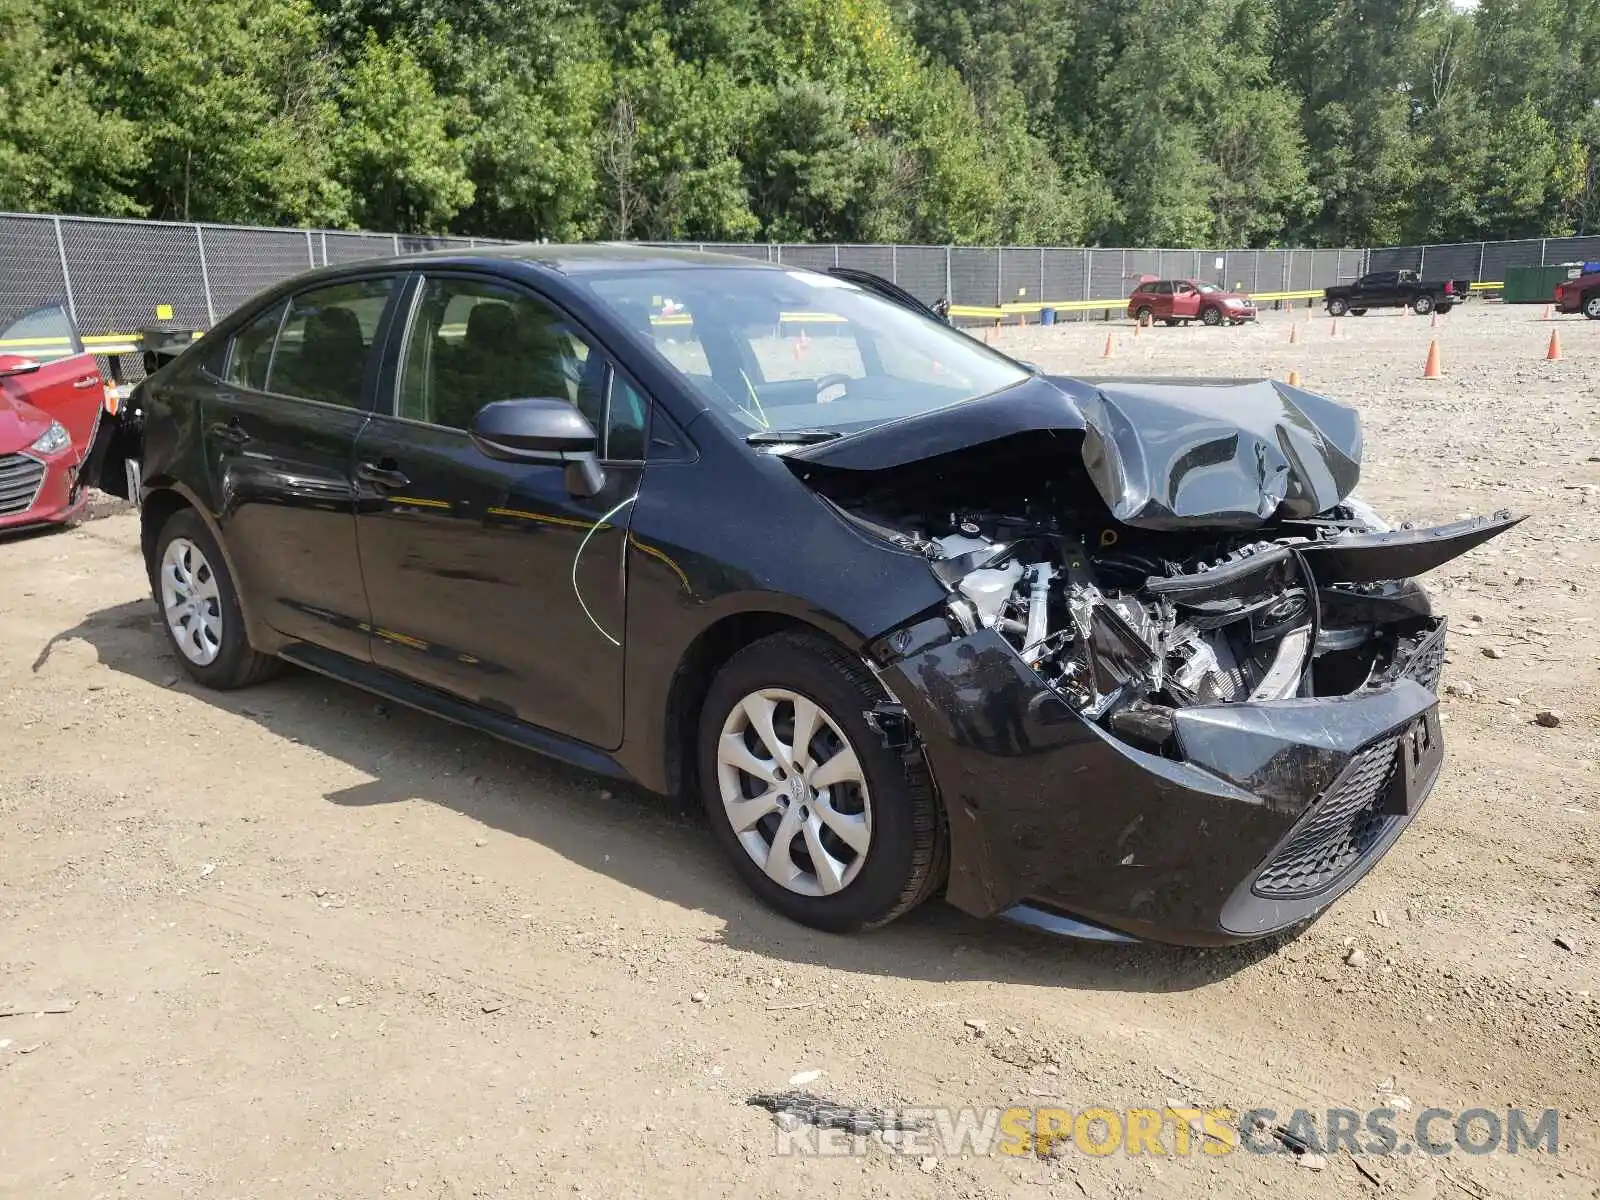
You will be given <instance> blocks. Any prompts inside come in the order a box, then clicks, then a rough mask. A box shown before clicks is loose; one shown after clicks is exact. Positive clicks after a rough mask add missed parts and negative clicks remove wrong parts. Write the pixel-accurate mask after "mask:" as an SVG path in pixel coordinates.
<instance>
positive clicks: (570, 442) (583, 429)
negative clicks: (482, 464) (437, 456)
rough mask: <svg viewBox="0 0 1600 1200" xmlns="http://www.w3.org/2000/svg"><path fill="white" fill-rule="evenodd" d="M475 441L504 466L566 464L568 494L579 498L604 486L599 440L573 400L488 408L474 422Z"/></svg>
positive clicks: (503, 403)
mask: <svg viewBox="0 0 1600 1200" xmlns="http://www.w3.org/2000/svg"><path fill="white" fill-rule="evenodd" d="M472 440H473V442H474V443H476V444H477V447H478V449H479V450H481V451H483V453H484V454H486V455H488V456H489V457H490V458H496V459H500V460H501V461H503V462H543V463H565V464H566V467H567V489H568V490H569V491H571V492H572V494H573V495H575V496H593V495H594V494H595V493H597V492H598V491H599V490H600V489H601V488H602V487H604V486H605V475H604V473H603V472H602V471H601V470H600V463H599V459H598V458H597V455H598V453H599V449H600V438H599V436H598V435H597V434H596V433H595V431H594V426H593V425H590V424H589V421H588V419H587V418H586V417H585V416H584V415H583V414H582V413H581V412H579V411H578V410H577V409H576V408H574V407H573V406H572V402H571V401H569V400H565V399H561V398H559V397H555V396H541V397H538V398H536V399H531V400H496V401H495V402H494V403H493V404H485V405H484V406H483V407H482V408H480V409H479V410H478V413H477V415H476V416H475V417H473V418H472Z"/></svg>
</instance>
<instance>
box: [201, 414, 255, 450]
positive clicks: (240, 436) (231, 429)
mask: <svg viewBox="0 0 1600 1200" xmlns="http://www.w3.org/2000/svg"><path fill="white" fill-rule="evenodd" d="M211 436H212V437H214V438H216V439H217V440H218V441H219V442H228V443H230V444H231V445H234V446H242V445H244V444H245V443H246V442H248V441H249V440H250V431H249V430H247V429H246V428H245V427H244V426H243V425H242V424H240V423H239V418H238V417H234V418H233V420H231V421H228V422H226V423H224V422H221V421H219V422H218V423H217V424H215V425H213V426H212V427H211Z"/></svg>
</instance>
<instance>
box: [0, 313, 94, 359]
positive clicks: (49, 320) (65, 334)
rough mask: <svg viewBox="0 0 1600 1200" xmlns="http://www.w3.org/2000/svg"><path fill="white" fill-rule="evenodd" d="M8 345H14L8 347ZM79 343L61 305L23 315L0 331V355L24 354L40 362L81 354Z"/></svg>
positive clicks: (81, 348)
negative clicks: (10, 343) (8, 343)
mask: <svg viewBox="0 0 1600 1200" xmlns="http://www.w3.org/2000/svg"><path fill="white" fill-rule="evenodd" d="M7 342H12V343H16V345H15V346H14V347H13V346H7V345H6V343H7ZM82 351H83V346H82V344H81V343H80V342H79V341H78V330H77V327H76V326H75V325H73V323H72V317H71V316H69V315H68V313H67V310H66V308H65V307H63V306H62V305H60V304H47V305H45V306H44V307H43V308H36V309H34V310H33V311H32V312H27V313H23V314H22V316H20V317H18V318H17V319H16V320H15V321H13V322H11V324H10V325H8V326H6V327H5V328H4V329H0V354H3V353H13V354H23V355H26V356H27V357H28V358H31V359H36V360H38V361H40V362H49V361H52V360H54V359H57V358H66V357H67V356H68V355H71V354H80V353H82Z"/></svg>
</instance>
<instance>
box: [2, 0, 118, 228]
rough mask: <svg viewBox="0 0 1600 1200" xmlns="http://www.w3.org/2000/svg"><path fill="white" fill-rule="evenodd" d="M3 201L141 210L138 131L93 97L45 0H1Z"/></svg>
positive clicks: (40, 207) (51, 208)
mask: <svg viewBox="0 0 1600 1200" xmlns="http://www.w3.org/2000/svg"><path fill="white" fill-rule="evenodd" d="M0 45H3V46H4V47H5V53H4V54H3V55H0V209H13V210H18V211H22V212H29V211H36V210H37V211H44V212H69V213H96V214H108V215H114V214H137V213H141V212H143V211H144V209H143V206H142V205H141V204H140V203H139V200H138V198H137V195H136V189H137V182H138V177H139V174H140V173H141V172H142V171H143V170H144V168H145V155H144V148H143V145H142V143H141V141H140V139H139V136H138V134H139V131H138V130H137V128H136V127H135V126H134V125H133V123H132V122H131V121H129V120H128V119H127V118H126V117H124V116H123V115H122V114H121V113H119V112H116V111H110V112H106V111H101V110H99V109H97V108H96V107H95V106H94V104H93V103H92V102H91V101H90V99H89V92H90V87H89V82H90V81H89V80H88V79H87V78H86V77H85V69H84V68H83V67H82V66H80V65H78V64H76V63H74V62H72V61H71V59H70V56H68V55H67V54H66V53H64V52H63V50H62V48H61V47H60V46H59V45H58V44H57V43H56V42H55V41H53V40H52V38H51V37H50V36H49V31H48V30H47V29H46V27H45V24H44V22H43V20H42V19H41V14H40V11H39V6H38V5H36V4H34V3H32V2H31V0H0Z"/></svg>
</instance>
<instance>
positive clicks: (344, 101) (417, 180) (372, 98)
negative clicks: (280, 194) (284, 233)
mask: <svg viewBox="0 0 1600 1200" xmlns="http://www.w3.org/2000/svg"><path fill="white" fill-rule="evenodd" d="M339 99H340V107H341V109H342V111H343V115H344V121H343V124H342V128H341V131H340V134H339V137H338V140H337V142H336V144H335V147H334V159H335V165H336V170H337V174H338V179H339V181H340V183H341V184H342V185H343V187H344V188H345V189H346V190H347V192H348V194H349V197H350V212H351V215H352V216H353V217H354V218H355V220H356V222H357V223H358V224H359V225H362V226H363V227H366V228H369V229H394V230H398V231H400V232H402V233H413V232H414V233H435V232H442V231H444V230H445V229H447V228H448V227H449V222H450V219H451V218H452V217H454V216H455V214H456V213H457V212H459V211H461V210H462V209H463V208H465V207H466V206H467V205H469V204H471V203H472V198H473V187H472V181H471V180H470V179H469V178H468V177H467V170H466V159H465V155H464V152H463V144H462V141H461V140H460V139H457V138H453V137H451V135H450V122H451V116H452V106H451V105H450V103H449V102H448V101H446V100H443V99H441V98H440V97H439V96H438V95H437V94H436V93H435V92H434V89H433V80H432V79H431V78H430V77H429V75H428V73H427V71H426V70H425V69H424V68H423V66H422V64H421V62H420V61H419V60H418V58H417V55H416V54H415V52H414V51H413V50H412V49H411V47H410V45H409V44H408V43H407V42H405V41H403V40H398V39H397V40H394V41H390V42H381V41H379V40H378V35H377V34H376V33H372V32H369V33H368V34H367V39H366V43H365V44H364V45H363V46H362V49H361V56H360V57H359V58H358V59H356V61H355V63H354V64H352V66H351V67H350V69H349V71H348V73H347V75H346V78H345V82H344V86H343V87H342V89H341V91H340V97H339Z"/></svg>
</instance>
